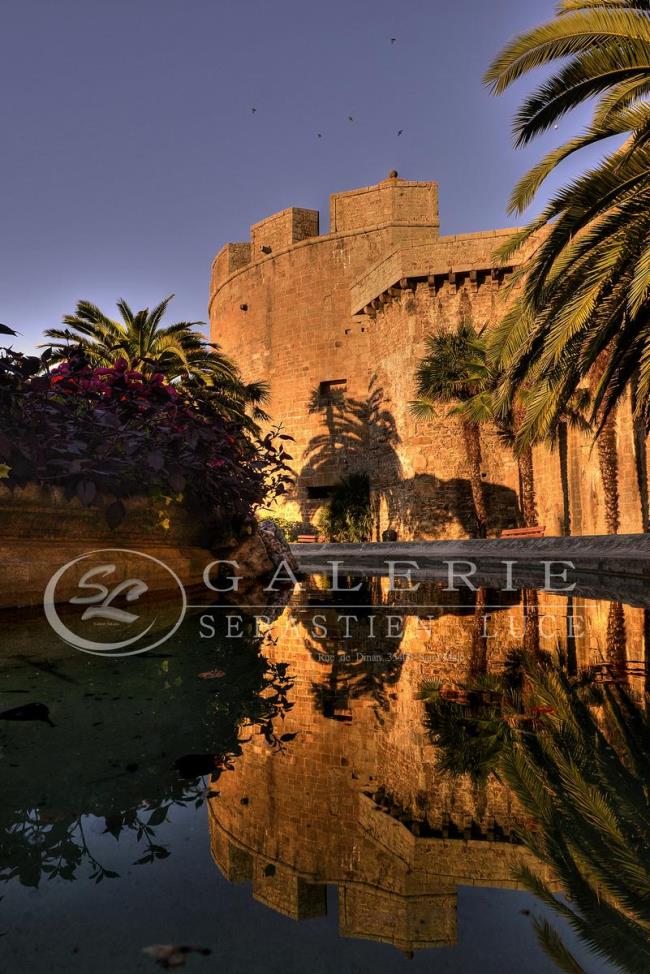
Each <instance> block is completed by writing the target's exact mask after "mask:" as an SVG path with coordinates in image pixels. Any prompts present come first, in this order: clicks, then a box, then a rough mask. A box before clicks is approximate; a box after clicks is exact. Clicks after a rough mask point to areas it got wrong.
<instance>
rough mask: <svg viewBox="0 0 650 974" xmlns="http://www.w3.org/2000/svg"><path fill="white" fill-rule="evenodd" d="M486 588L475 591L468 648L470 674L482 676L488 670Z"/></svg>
mask: <svg viewBox="0 0 650 974" xmlns="http://www.w3.org/2000/svg"><path fill="white" fill-rule="evenodd" d="M486 612H487V589H484V588H479V589H478V590H477V592H476V603H475V606H474V622H473V626H472V644H471V650H470V660H469V673H470V676H473V677H475V676H483V675H485V674H486V673H487V670H488V637H487V633H486V626H487V619H486Z"/></svg>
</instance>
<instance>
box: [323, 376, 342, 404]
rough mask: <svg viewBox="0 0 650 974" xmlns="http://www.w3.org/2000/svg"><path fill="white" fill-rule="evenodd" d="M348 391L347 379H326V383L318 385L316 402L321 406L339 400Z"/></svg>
mask: <svg viewBox="0 0 650 974" xmlns="http://www.w3.org/2000/svg"><path fill="white" fill-rule="evenodd" d="M347 391H348V380H347V379H328V380H327V381H326V382H321V383H319V386H318V401H319V403H320V405H321V406H326V405H327V404H328V403H331V402H335V401H336V400H340V399H341V397H342V396H345V394H346V393H347Z"/></svg>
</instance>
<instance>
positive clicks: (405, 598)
mask: <svg viewBox="0 0 650 974" xmlns="http://www.w3.org/2000/svg"><path fill="white" fill-rule="evenodd" d="M359 584H360V588H358V589H357V585H359ZM350 587H351V590H350V591H349V592H345V593H339V594H338V595H337V596H336V600H334V597H333V595H332V593H331V592H329V591H327V586H326V583H325V580H324V579H322V578H320V577H313V578H311V579H309V580H308V581H306V582H303V583H301V585H300V586H298V588H297V589H296V590H295V591H294V592H293V593H292V594H291V595H290V596H288V600H287V603H286V605H285V606H283V607H282V608H280V609H277V608H276V609H275V610H274V611H273V612H270V613H268V612H267V613H266V615H267V616H268V617H269V619H270V622H269V624H267V622H265V621H263V620H262V621H261V622H260V623H259V630H260V633H261V634H260V636H259V637H257V636H256V634H255V630H254V623H253V622H252V621H251V618H250V616H251V615H253V614H254V613H255V612H256V611H257V612H258V614H260V615H263V614H265V612H264V610H263V609H261V608H260V609H257V610H255V609H251V610H250V612H249V613H248V614H247V615H246V618H244V620H243V622H242V623H241V625H239V624H237V625H234V624H233V622H232V616H233V610H231V609H228V608H227V607H226V606H215V607H214V609H210V610H208V609H204V610H202V611H201V612H200V613H198V614H196V615H192V616H189V617H188V618H187V619H186V621H185V624H184V626H183V628H182V629H181V630H179V632H178V633H177V634H176V636H175V637H174V638H173V639H172V640H171V641H170V642H168V643H166V644H165V645H164V646H162V647H160V649H159V650H158V651H156V650H154V651H153V652H151V653H149V654H145V655H142V656H133V657H129V658H126V659H119V660H116V659H112V660H108V659H99V658H97V657H88V656H84V655H82V654H80V653H77V652H75V651H74V650H72V649H68V648H67V647H65V646H64V645H63V644H62V643H60V642H57V640H56V639H55V637H53V635H52V634H51V633H50V632H49V631H48V630H47V628H46V626H45V624H44V623H43V621H42V620H41V619H40V618H37V617H25V618H23V619H19V620H17V619H16V618H15V617H12V619H11V620H10V619H6V620H4V622H3V629H2V631H3V645H2V652H1V655H0V711H6V710H9V709H12V708H15V707H18V706H28V705H30V704H34V703H40V704H43V705H44V707H43V708H42V709H40V710H38V709H37V710H34V709H33V708H32V710H29V709H27V711H26V716H29V717H32V718H34V717H35V718H36V719H28V720H6V719H5V720H0V772H1V777H2V793H1V797H0V879H2V880H3V882H2V884H1V885H0V971H2V972H12V974H23V972H25V974H27V972H29V974H41V972H66V974H67V972H71V974H77V972H79V974H86V972H89V971H93V972H97V974H103V972H109V971H110V972H115V971H123V972H127V974H130V972H140V971H143V972H146V971H155V970H158V969H160V967H158V966H157V963H156V960H155V959H154V958H152V957H151V956H150V955H148V954H145V953H143V949H144V948H147V947H149V946H151V945H155V944H176V945H191V946H193V947H197V948H200V949H201V951H202V952H201V953H199V952H196V953H194V952H192V953H188V954H185V955H181V956H180V957H175V958H173V959H179V960H183V961H186V967H185V969H187V970H188V971H196V972H199V974H200V972H211V971H220V972H224V971H226V972H257V971H265V972H268V971H278V972H283V974H287V972H289V974H293V972H296V974H297V972H305V971H323V972H325V971H339V972H365V971H374V972H387V974H388V972H398V971H406V970H408V971H418V970H422V971H424V970H427V971H429V970H434V969H435V970H436V971H442V972H472V971H478V970H480V971H482V972H483V974H491V972H494V974H496V972H509V971H513V972H514V971H521V970H526V971H527V972H530V974H545V972H552V971H557V970H558V969H559V968H558V967H557V966H556V964H555V963H554V962H553V961H552V960H551V959H550V958H549V957H548V956H546V954H545V953H544V952H543V950H542V948H541V947H540V945H539V943H538V941H537V938H536V934H535V930H534V928H533V919H534V917H538V918H544V917H547V918H549V919H550V920H551V921H552V923H553V925H554V926H555V927H556V928H557V930H558V931H560V932H561V933H562V935H563V936H564V938H565V942H566V944H567V946H568V947H569V948H570V949H571V950H572V951H574V953H575V955H576V956H577V957H578V958H579V959H580V960H581V962H582V964H583V967H584V970H585V971H588V972H600V971H610V970H614V968H613V967H610V966H608V965H607V963H606V962H605V961H602V960H598V959H595V958H594V957H593V956H592V955H590V954H589V952H588V951H587V949H586V948H585V947H584V946H583V945H582V944H581V943H580V942H579V940H578V938H577V937H576V936H575V934H574V933H573V932H572V931H571V930H570V929H569V928H568V925H567V924H565V923H564V922H563V921H561V920H560V919H558V918H557V916H556V915H555V914H553V913H552V912H551V911H550V910H549V909H548V908H547V907H545V906H544V905H542V904H541V903H540V901H539V900H537V899H536V898H535V897H533V896H532V895H531V894H530V893H528V892H525V891H524V890H523V889H521V888H520V887H519V884H518V882H517V880H516V879H515V878H514V876H515V873H516V871H517V869H518V868H519V867H521V866H522V865H526V863H527V862H528V861H529V860H528V858H527V857H529V856H530V853H529V852H528V850H527V849H525V848H524V846H523V845H522V844H521V843H520V842H519V841H518V838H517V836H518V830H519V829H521V828H522V827H524V828H525V827H526V825H527V824H528V825H529V824H530V823H527V822H526V816H525V813H524V812H523V811H522V810H521V808H520V807H519V806H518V803H517V801H516V799H515V798H514V796H513V795H512V793H511V792H510V791H509V790H508V788H507V787H506V786H505V785H503V784H501V783H500V782H499V781H498V780H496V779H495V778H494V776H490V777H489V778H488V780H487V781H485V782H482V783H477V782H476V781H472V780H470V779H469V778H468V777H467V776H461V777H454V776H450V775H449V774H445V773H443V772H442V771H441V770H440V766H439V763H440V762H439V754H438V748H437V747H436V746H434V744H433V743H432V739H431V735H430V732H429V729H428V726H427V723H426V710H425V706H424V704H423V702H422V701H421V700H420V699H419V693H420V691H421V688H422V686H423V685H424V684H431V683H432V682H435V683H438V684H440V683H442V684H446V685H448V686H450V685H455V684H457V683H460V682H462V681H463V680H464V679H466V678H467V676H468V674H472V673H473V674H476V673H496V674H498V673H499V672H501V671H503V669H504V666H506V665H507V660H508V658H509V654H510V653H511V652H512V651H513V650H518V649H519V648H521V647H522V646H523V645H525V644H531V643H533V644H536V645H537V647H538V648H541V649H548V650H558V649H559V650H560V651H561V652H562V653H563V656H564V660H565V664H566V666H567V668H569V669H570V670H572V671H573V673H574V674H579V673H582V672H590V673H592V674H595V675H596V677H598V675H599V674H600V675H602V674H605V675H606V674H611V673H615V674H617V678H620V679H623V680H625V681H626V683H627V684H628V686H630V687H631V688H632V690H633V691H634V692H635V693H641V692H642V691H643V689H644V686H645V676H644V662H643V661H644V658H645V653H644V632H645V611H644V610H643V609H641V608H634V607H631V606H623V605H621V604H620V603H612V604H609V603H607V602H601V601H589V600H581V599H572V600H569V601H567V600H566V599H563V598H562V597H560V596H547V595H544V594H540V596H539V599H538V598H537V597H536V596H535V595H534V594H532V595H531V593H530V592H528V593H509V594H508V596H507V600H506V601H504V597H503V596H499V595H498V593H495V592H489V591H486V590H481V591H479V593H477V594H473V593H463V592H460V593H454V594H453V595H450V594H449V593H446V592H443V591H442V589H441V587H440V586H437V585H436V584H434V583H427V584H426V585H423V586H421V588H420V589H419V590H418V592H417V593H412V592H400V591H397V592H389V591H388V590H387V586H386V583H385V580H384V579H380V578H374V579H369V580H365V581H363V582H360V583H359V582H358V580H354V581H353V580H351V581H350ZM531 605H532V607H533V608H534V610H535V611H534V612H532V611H531V612H530V613H529V616H528V622H526V619H525V607H526V606H528V608H529V609H531ZM228 616H231V619H230V621H228V620H227V617H228ZM531 619H532V622H531ZM228 629H230V632H231V634H232V633H234V632H237V633H240V632H241V633H242V635H241V636H240V637H238V638H227V632H228ZM208 637H210V638H208ZM45 708H47V709H45ZM542 869H543V865H542ZM548 878H549V882H551V883H552V882H553V877H551V876H549V877H548ZM207 951H210V953H209V954H208V953H207Z"/></svg>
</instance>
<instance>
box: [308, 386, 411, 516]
mask: <svg viewBox="0 0 650 974" xmlns="http://www.w3.org/2000/svg"><path fill="white" fill-rule="evenodd" d="M309 412H310V413H311V414H312V415H320V416H321V417H322V421H323V425H324V429H323V432H322V433H319V434H318V435H316V436H314V437H312V439H311V440H310V441H309V444H308V445H307V448H306V450H305V452H304V461H305V463H304V466H303V468H302V470H301V471H300V475H299V477H298V482H297V487H298V492H299V496H300V500H301V507H302V513H303V516H304V517H309V516H310V515H311V514H313V512H314V509H315V507H317V506H318V505H317V504H314V503H313V501H311V499H310V497H309V488H310V487H313V486H321V485H325V484H334V483H336V482H338V481H339V480H340V479H341V477H345V476H346V475H347V474H351V473H367V474H368V475H369V476H370V479H371V483H372V484H373V486H374V485H375V484H376V483H377V482H378V480H377V474H380V475H381V478H382V483H390V484H393V483H398V482H399V481H400V480H401V479H402V465H401V462H400V459H399V456H398V455H397V450H396V448H397V446H398V445H399V443H400V438H399V434H398V432H397V424H396V423H395V418H394V416H393V414H392V413H391V412H390V410H388V409H386V407H385V400H384V393H383V390H382V389H381V388H380V387H379V386H378V385H377V380H376V377H375V376H373V378H372V379H371V380H370V383H369V387H368V397H367V398H366V399H354V398H352V397H350V396H348V395H346V393H345V392H344V391H341V390H340V389H337V388H336V386H332V385H328V384H325V385H323V386H321V387H320V388H318V389H316V390H314V392H312V395H311V400H310V404H309Z"/></svg>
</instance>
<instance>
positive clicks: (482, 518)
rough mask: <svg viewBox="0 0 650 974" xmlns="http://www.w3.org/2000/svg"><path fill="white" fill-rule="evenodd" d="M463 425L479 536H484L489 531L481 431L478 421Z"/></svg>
mask: <svg viewBox="0 0 650 974" xmlns="http://www.w3.org/2000/svg"><path fill="white" fill-rule="evenodd" d="M462 426H463V440H464V442H465V454H466V457H467V468H468V473H469V483H470V487H471V490H472V500H473V502H474V511H475V513H476V522H477V534H478V536H479V538H484V537H485V536H486V533H487V509H486V506H485V491H484V488H483V478H482V477H481V465H482V455H481V433H480V430H479V428H478V426H477V425H476V423H469V422H463V424H462Z"/></svg>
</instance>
